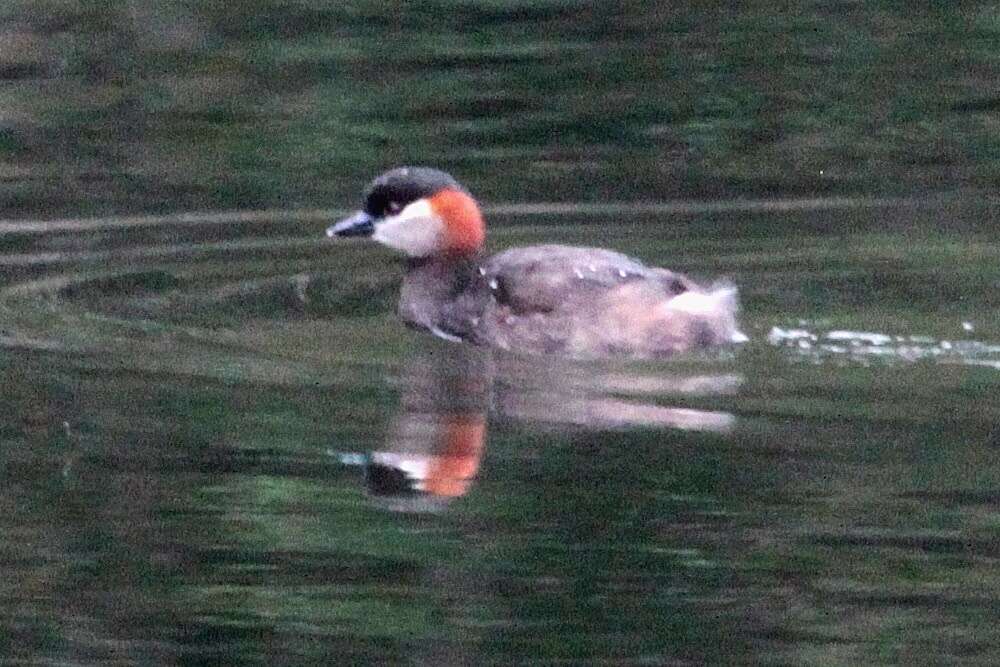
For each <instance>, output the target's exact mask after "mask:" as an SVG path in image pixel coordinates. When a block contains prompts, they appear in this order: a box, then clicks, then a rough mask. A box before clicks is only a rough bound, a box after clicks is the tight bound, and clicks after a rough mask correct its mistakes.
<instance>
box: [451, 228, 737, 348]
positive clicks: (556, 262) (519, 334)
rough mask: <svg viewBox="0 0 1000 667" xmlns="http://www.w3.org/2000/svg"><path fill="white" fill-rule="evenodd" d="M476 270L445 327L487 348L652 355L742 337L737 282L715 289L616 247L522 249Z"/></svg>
mask: <svg viewBox="0 0 1000 667" xmlns="http://www.w3.org/2000/svg"><path fill="white" fill-rule="evenodd" d="M477 273H478V275H475V276H473V280H471V281H470V282H469V283H468V285H467V286H466V287H465V289H464V290H463V291H462V293H461V294H459V295H457V296H456V298H455V300H454V303H453V304H452V307H450V308H446V309H445V310H444V321H443V323H442V328H443V329H446V330H450V331H453V332H455V333H456V335H458V336H460V337H462V338H465V339H468V340H471V341H473V342H476V343H479V344H484V345H490V346H494V347H500V348H503V349H510V350H514V351H522V352H527V353H551V352H558V353H564V354H571V355H576V356H604V355H609V354H626V355H632V356H643V357H647V356H663V355H669V354H672V353H675V352H680V351H684V350H688V349H691V348H694V347H701V346H704V345H710V344H715V343H718V342H725V341H723V340H722V339H723V338H726V340H728V339H729V338H731V337H732V336H733V335H734V333H738V332H736V324H735V310H736V302H735V291H734V290H732V289H731V288H725V289H724V290H706V289H704V288H702V287H700V286H699V285H698V284H697V283H695V282H694V281H692V280H690V279H689V278H687V277H685V276H683V275H681V274H677V273H674V272H672V271H668V270H666V269H660V268H651V267H647V266H645V265H644V264H642V263H641V262H639V261H638V260H635V259H632V258H630V257H628V256H626V255H623V254H621V253H617V252H614V251H610V250H604V249H600V248H583V247H574V246H563V245H538V246H529V247H524V248H515V249H511V250H507V251H504V252H501V253H499V254H497V255H494V256H493V257H491V258H489V259H487V260H485V261H484V262H482V264H481V265H480V266H479V267H478V271H477ZM723 292H725V293H723ZM681 295H686V296H685V297H684V298H682V299H677V297H679V296H681Z"/></svg>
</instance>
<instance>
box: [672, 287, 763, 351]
mask: <svg viewBox="0 0 1000 667" xmlns="http://www.w3.org/2000/svg"><path fill="white" fill-rule="evenodd" d="M736 296H737V294H736V288H735V287H729V286H726V287H718V288H716V289H714V290H712V291H711V292H697V291H694V290H691V291H688V292H684V293H682V294H678V295H677V296H675V297H674V298H672V299H670V301H667V302H666V303H665V304H663V308H664V309H666V310H667V312H669V313H684V314H685V315H690V316H692V317H696V318H699V319H702V320H705V321H706V322H710V323H712V325H713V326H714V327H715V328H717V329H718V330H719V332H720V333H721V335H722V337H723V338H724V339H725V340H728V341H729V342H731V343H745V342H747V341H748V340H750V339H749V338H748V337H747V336H746V334H744V333H743V332H742V331H740V330H739V329H738V328H737V325H736V311H737V309H738V303H737V301H736Z"/></svg>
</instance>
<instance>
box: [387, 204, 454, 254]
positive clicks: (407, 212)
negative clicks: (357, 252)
mask: <svg viewBox="0 0 1000 667" xmlns="http://www.w3.org/2000/svg"><path fill="white" fill-rule="evenodd" d="M444 233H445V231H444V222H442V221H441V218H439V217H438V216H437V214H436V213H434V209H432V208H431V205H430V203H428V201H427V200H426V199H418V200H417V201H415V202H413V203H412V204H410V205H409V206H407V207H406V208H404V209H403V210H402V211H400V212H399V213H398V214H396V215H391V216H387V217H385V218H383V219H382V221H381V222H378V223H376V224H375V233H374V234H372V239H374V240H375V241H378V242H379V243H381V244H383V245H387V246H389V247H390V248H394V249H395V250H398V251H400V252H403V253H406V254H407V255H409V256H410V257H426V256H427V255H432V254H434V253H435V252H437V251H438V250H440V249H441V248H442V247H443V246H444Z"/></svg>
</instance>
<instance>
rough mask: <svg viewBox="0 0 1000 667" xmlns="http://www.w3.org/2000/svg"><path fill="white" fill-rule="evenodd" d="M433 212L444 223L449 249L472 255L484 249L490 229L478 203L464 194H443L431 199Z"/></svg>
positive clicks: (449, 250) (444, 191)
mask: <svg viewBox="0 0 1000 667" xmlns="http://www.w3.org/2000/svg"><path fill="white" fill-rule="evenodd" d="M430 203H431V208H433V209H434V212H435V213H437V215H438V216H439V217H440V218H441V220H443V221H444V228H445V248H444V250H445V251H446V252H449V253H454V254H458V255H470V254H472V253H474V252H476V251H477V250H479V249H480V248H482V247H483V240H484V239H485V238H486V228H485V225H484V224H483V215H482V213H480V212H479V206H477V205H476V201H475V200H474V199H473V198H472V197H470V196H469V195H467V194H465V193H464V192H462V191H460V190H450V189H449V190H442V191H441V192H439V193H437V194H436V195H434V196H433V197H431V198H430Z"/></svg>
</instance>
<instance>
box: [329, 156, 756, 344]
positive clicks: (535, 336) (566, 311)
mask: <svg viewBox="0 0 1000 667" xmlns="http://www.w3.org/2000/svg"><path fill="white" fill-rule="evenodd" d="M326 233H327V236H331V237H333V236H336V237H352V236H362V237H368V238H371V239H372V240H374V241H378V242H379V243H382V244H383V245H386V246H389V247H390V248H393V249H395V250H397V251H400V252H402V253H403V254H405V255H406V256H407V257H408V260H407V264H408V267H407V272H406V276H405V277H404V278H403V284H402V288H401V293H400V300H399V314H400V316H401V317H402V319H403V320H404V321H405V322H406V323H407V324H409V325H412V326H415V327H418V328H420V329H425V330H427V331H430V332H432V333H434V334H435V335H437V336H440V337H442V338H446V339H448V340H454V341H467V342H470V343H473V344H476V345H486V346H491V347H496V348H501V349H505V350H512V351H520V352H526V353H532V354H563V355H569V356H584V357H602V356H612V355H625V356H633V357H657V356H669V355H672V354H675V353H679V352H685V351H688V350H692V349H697V348H705V347H711V346H716V345H724V344H728V343H734V342H742V341H745V340H746V337H745V336H744V335H743V334H742V333H740V331H739V329H738V328H737V323H736V311H737V302H736V290H735V288H734V287H732V286H728V285H727V286H722V287H713V288H705V287H701V286H699V285H698V284H697V283H695V282H694V281H692V280H691V279H689V278H687V277H686V276H683V275H681V274H678V273H674V272H672V271H668V270H667V269H660V268H651V267H647V266H645V265H643V264H642V263H641V262H640V261H638V260H636V259H632V258H630V257H627V256H625V255H622V254H620V253H617V252H613V251H611V250H604V249H600V248H581V247H572V246H564V245H536V246H529V247H525V248H514V249H511V250H506V251H504V252H501V253H499V254H497V255H493V256H492V257H485V256H484V255H483V252H482V249H483V242H484V240H485V235H486V229H485V225H484V222H483V216H482V213H481V212H480V210H479V206H478V205H477V204H476V201H475V200H474V199H473V198H472V196H471V195H470V194H469V193H468V191H467V190H466V189H465V188H463V187H462V186H461V185H460V184H459V183H458V182H457V181H456V180H455V179H454V178H452V177H451V176H450V175H448V174H446V173H445V172H443V171H439V170H437V169H431V168H428V167H400V168H397V169H393V170H391V171H388V172H386V173H384V174H382V175H381V176H379V177H378V178H376V179H375V180H374V181H372V183H371V184H370V185H369V187H368V190H367V192H366V194H365V199H364V207H363V208H362V210H360V211H358V212H357V213H355V214H354V215H352V216H350V217H349V218H346V219H345V220H342V221H340V222H338V223H337V224H335V225H333V226H332V227H330V228H329V229H327V231H326Z"/></svg>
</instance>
